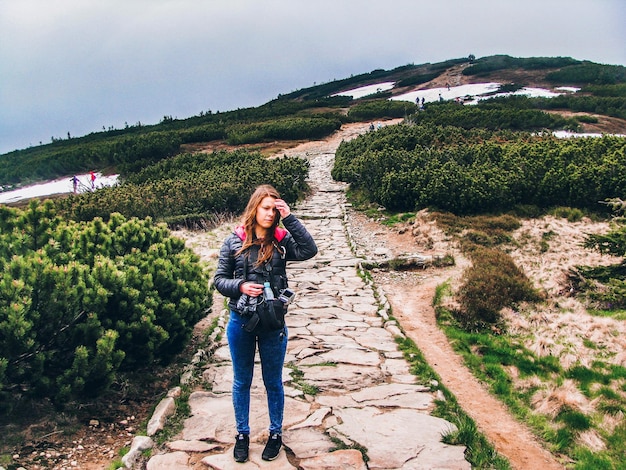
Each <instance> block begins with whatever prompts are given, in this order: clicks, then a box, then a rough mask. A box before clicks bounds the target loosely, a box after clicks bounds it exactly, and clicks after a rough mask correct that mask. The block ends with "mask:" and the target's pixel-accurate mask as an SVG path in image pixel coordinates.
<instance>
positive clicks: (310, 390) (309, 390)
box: [286, 362, 337, 396]
mask: <svg viewBox="0 0 626 470" xmlns="http://www.w3.org/2000/svg"><path fill="white" fill-rule="evenodd" d="M336 365H337V364H336V363H333V362H329V363H324V364H315V366H336ZM286 367H288V368H289V369H291V383H292V384H293V385H294V386H295V387H297V388H298V389H300V390H301V391H302V393H304V394H305V395H311V396H315V395H317V394H318V393H319V392H320V389H319V388H318V387H317V386H315V385H312V384H309V383H307V382H305V380H304V372H302V370H300V369H299V368H298V366H297V365H296V364H294V363H293V362H289V363H288V364H286Z"/></svg>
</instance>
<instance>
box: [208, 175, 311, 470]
mask: <svg viewBox="0 0 626 470" xmlns="http://www.w3.org/2000/svg"><path fill="white" fill-rule="evenodd" d="M281 218H282V223H283V225H284V228H282V227H279V223H280V221H281ZM316 254H317V245H316V244H315V241H314V240H313V237H312V236H311V234H310V233H309V232H308V231H307V229H306V228H305V227H304V225H302V223H301V222H300V221H299V220H298V219H297V218H296V217H295V216H294V215H293V214H292V213H291V210H290V208H289V206H288V205H287V203H286V202H285V201H284V200H283V199H281V198H280V195H279V194H278V191H276V189H275V188H273V187H272V186H270V185H262V186H259V187H258V188H256V190H255V191H254V192H253V194H252V196H251V197H250V199H249V201H248V205H247V206H246V209H245V211H244V213H243V216H242V223H241V225H240V226H238V227H237V228H236V229H235V231H234V232H233V233H232V234H230V235H229V236H228V237H227V238H226V240H225V241H224V244H223V245H222V248H221V249H220V256H219V261H218V266H217V269H216V271H215V276H214V283H215V287H216V289H217V290H218V291H219V292H220V293H221V294H222V295H224V296H225V297H228V298H229V301H228V306H229V309H230V316H229V321H228V326H227V328H226V336H227V338H228V345H229V348H230V354H231V358H232V363H233V371H234V380H233V407H234V412H235V421H236V427H237V437H236V441H235V446H234V449H233V454H234V458H235V460H236V461H237V462H245V461H247V460H248V451H249V442H250V423H249V415H250V386H251V385H252V376H253V371H254V357H255V354H256V348H257V346H258V349H259V356H260V359H261V371H262V375H263V383H264V385H265V390H266V392H267V405H268V411H269V418H270V426H269V439H268V441H267V444H266V445H265V448H264V450H263V454H262V458H263V460H274V459H275V458H276V457H278V455H279V453H280V449H281V447H282V437H281V436H282V424H283V413H284V406H285V393H284V389H283V382H282V371H283V366H284V360H285V353H286V351H287V326H286V325H285V324H284V321H283V318H284V313H285V311H286V308H287V303H288V297H289V296H290V295H291V296H292V292H291V291H290V290H289V289H288V283H287V274H286V264H287V261H304V260H307V259H310V258H312V257H313V256H315V255H316ZM272 299H274V300H272ZM281 302H283V303H284V306H282V304H281ZM268 305H269V306H271V307H272V308H271V317H272V320H276V321H267V322H266V321H265V320H264V318H266V316H267V315H268V314H269V313H268V308H267V307H268ZM275 310H276V312H277V311H280V315H278V314H277V315H274V314H275V313H276V312H275ZM262 312H264V313H262ZM278 316H280V318H279V319H277V318H276V317H278ZM259 321H260V323H259ZM273 323H276V325H274V324H273Z"/></svg>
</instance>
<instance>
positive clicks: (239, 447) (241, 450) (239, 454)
mask: <svg viewBox="0 0 626 470" xmlns="http://www.w3.org/2000/svg"><path fill="white" fill-rule="evenodd" d="M249 448H250V436H249V435H247V434H242V433H239V434H237V440H236V441H235V449H234V450H233V457H235V462H241V463H242V462H246V461H247V460H248V449H249Z"/></svg>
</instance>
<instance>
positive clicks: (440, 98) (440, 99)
mask: <svg viewBox="0 0 626 470" xmlns="http://www.w3.org/2000/svg"><path fill="white" fill-rule="evenodd" d="M439 101H443V96H441V93H439Z"/></svg>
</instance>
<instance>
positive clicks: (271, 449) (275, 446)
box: [261, 433, 283, 460]
mask: <svg viewBox="0 0 626 470" xmlns="http://www.w3.org/2000/svg"><path fill="white" fill-rule="evenodd" d="M282 445H283V439H282V437H281V436H280V434H274V433H272V434H270V438H269V439H268V440H267V444H265V449H263V455H262V456H261V457H262V458H263V460H274V459H275V458H276V457H278V454H279V453H280V448H281V446H282Z"/></svg>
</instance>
